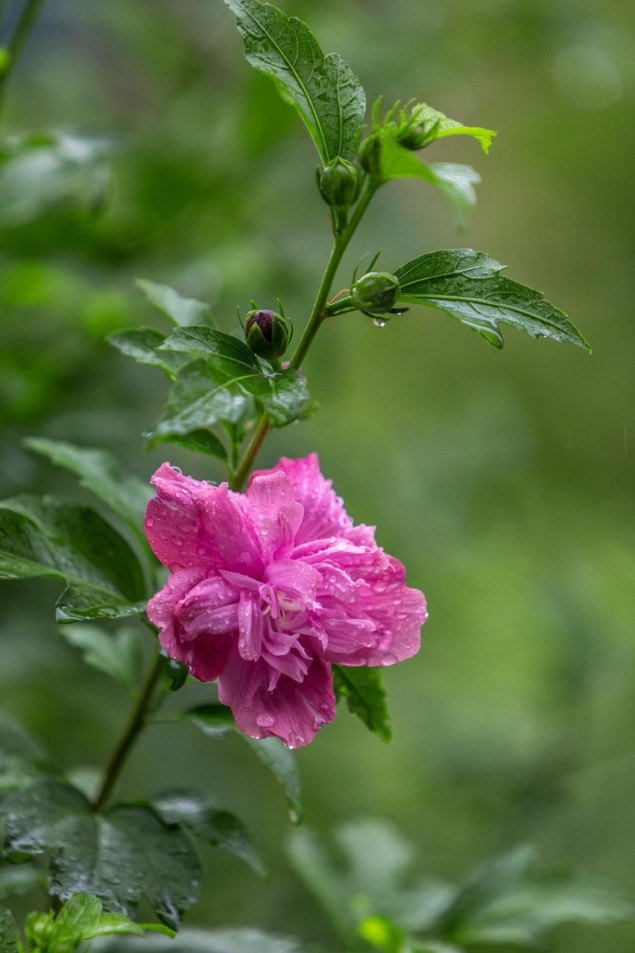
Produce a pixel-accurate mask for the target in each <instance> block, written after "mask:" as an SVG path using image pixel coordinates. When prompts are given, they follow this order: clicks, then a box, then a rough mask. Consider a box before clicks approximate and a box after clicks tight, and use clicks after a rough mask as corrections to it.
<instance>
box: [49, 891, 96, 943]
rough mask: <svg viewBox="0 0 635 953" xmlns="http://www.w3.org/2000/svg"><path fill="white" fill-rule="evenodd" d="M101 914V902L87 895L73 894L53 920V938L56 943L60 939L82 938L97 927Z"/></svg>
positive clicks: (81, 893)
mask: <svg viewBox="0 0 635 953" xmlns="http://www.w3.org/2000/svg"><path fill="white" fill-rule="evenodd" d="M101 912H102V904H101V900H99V899H98V898H97V897H93V896H91V895H90V894H88V893H84V892H80V893H76V894H74V895H73V896H72V897H70V898H69V900H67V902H66V903H65V904H64V906H63V907H62V909H61V910H60V912H59V913H58V914H57V917H56V918H55V927H54V931H53V937H52V939H53V938H54V940H55V941H56V942H59V940H61V939H62V938H66V937H68V938H69V939H71V938H72V939H75V938H76V939H80V938H84V934H85V933H86V932H88V933H90V931H91V930H92V929H93V928H94V927H95V926H97V924H98V923H99V918H100V916H101Z"/></svg>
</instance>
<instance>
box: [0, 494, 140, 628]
mask: <svg viewBox="0 0 635 953" xmlns="http://www.w3.org/2000/svg"><path fill="white" fill-rule="evenodd" d="M35 577H50V578H56V579H61V580H63V581H64V582H65V583H66V584H67V588H66V589H65V590H64V592H63V593H62V595H61V596H60V598H59V599H58V602H57V619H58V621H60V622H67V621H76V620H82V619H98V618H110V619H113V618H119V617H121V616H128V615H135V614H137V613H139V612H142V611H143V610H144V608H145V599H144V596H145V580H144V575H143V570H142V569H141V566H140V564H139V561H138V559H137V557H136V556H135V554H134V553H133V551H132V550H131V548H130V546H129V545H128V543H127V542H126V541H125V540H124V539H123V538H122V537H121V536H120V535H119V533H117V532H116V530H114V529H113V528H112V527H111V526H110V525H109V524H108V523H106V522H105V520H103V519H102V517H101V516H99V515H98V514H97V513H95V511H94V510H91V509H89V508H88V507H85V506H75V505H74V504H72V503H66V502H64V501H62V500H58V499H55V498H54V497H36V496H28V495H26V494H25V495H21V496H16V497H14V498H13V499H10V500H5V501H3V502H2V503H0V578H2V579H31V578H35Z"/></svg>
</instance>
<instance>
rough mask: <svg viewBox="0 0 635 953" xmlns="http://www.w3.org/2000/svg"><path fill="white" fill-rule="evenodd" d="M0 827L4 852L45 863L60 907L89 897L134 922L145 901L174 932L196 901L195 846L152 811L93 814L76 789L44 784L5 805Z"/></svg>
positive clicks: (123, 808) (0, 807)
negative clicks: (45, 859) (79, 895)
mask: <svg viewBox="0 0 635 953" xmlns="http://www.w3.org/2000/svg"><path fill="white" fill-rule="evenodd" d="M0 824H1V825H2V827H3V828H4V831H5V836H6V848H7V849H9V850H13V851H20V852H22V853H26V854H33V855H38V854H47V855H48V856H49V858H50V864H49V892H50V893H52V894H53V895H54V896H56V897H59V898H60V899H61V900H67V899H69V898H70V897H71V896H72V895H73V894H75V893H78V892H89V893H90V894H93V895H94V896H96V897H98V898H99V900H101V902H102V903H103V904H104V906H105V907H106V909H107V910H108V912H114V913H123V914H124V915H126V916H132V915H133V913H134V910H135V909H136V906H137V903H138V901H139V899H140V897H141V895H144V896H145V897H146V899H147V900H148V902H149V903H150V905H151V906H152V907H153V908H154V910H155V912H156V913H157V915H158V916H159V918H160V919H161V920H162V921H163V922H164V923H166V924H167V925H168V926H170V927H172V928H174V927H176V926H178V924H179V922H180V920H181V916H182V914H183V911H184V910H187V909H188V908H189V907H191V906H192V904H194V903H195V902H196V900H197V898H198V889H199V885H200V879H201V873H202V871H201V865H200V860H199V857H198V854H197V852H196V850H195V847H194V845H193V844H192V842H191V840H190V839H189V838H188V836H187V835H186V834H185V832H184V831H183V830H182V829H181V828H180V827H179V826H177V825H169V824H166V823H165V822H164V821H162V820H161V818H160V817H159V816H158V815H157V814H156V813H155V812H154V811H153V810H151V809H150V808H149V807H144V806H137V805H115V807H113V808H111V809H109V810H107V811H106V812H104V813H103V814H96V813H95V812H94V810H93V808H92V805H91V804H90V802H89V801H88V800H87V799H86V798H85V797H84V795H83V794H82V793H81V792H80V791H78V790H77V789H76V788H73V787H71V786H70V785H68V784H62V783H60V782H56V781H43V782H38V783H36V784H33V785H31V786H30V787H28V788H26V789H24V790H23V791H20V792H19V794H16V793H12V794H10V795H8V796H7V797H6V798H5V799H4V800H3V801H2V803H0Z"/></svg>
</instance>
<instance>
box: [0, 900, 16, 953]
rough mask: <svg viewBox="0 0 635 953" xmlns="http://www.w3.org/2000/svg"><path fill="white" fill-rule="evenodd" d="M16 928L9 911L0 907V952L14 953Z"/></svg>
mask: <svg viewBox="0 0 635 953" xmlns="http://www.w3.org/2000/svg"><path fill="white" fill-rule="evenodd" d="M17 948H18V928H17V927H16V925H15V920H14V919H13V916H12V915H11V913H10V912H9V911H8V910H6V909H5V908H4V907H0V953H16V950H17Z"/></svg>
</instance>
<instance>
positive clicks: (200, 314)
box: [136, 278, 210, 328]
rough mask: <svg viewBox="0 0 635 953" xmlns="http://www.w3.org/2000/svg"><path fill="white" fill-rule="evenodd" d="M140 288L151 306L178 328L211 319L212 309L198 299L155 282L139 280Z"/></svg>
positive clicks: (138, 285) (137, 283) (137, 282)
mask: <svg viewBox="0 0 635 953" xmlns="http://www.w3.org/2000/svg"><path fill="white" fill-rule="evenodd" d="M136 285H137V287H138V288H140V289H141V291H143V293H144V295H145V296H146V298H147V299H148V301H149V302H150V304H151V305H154V307H155V308H156V309H157V311H160V312H161V314H163V315H165V317H166V318H167V319H168V320H169V321H171V322H172V324H173V325H174V326H175V327H176V328H179V327H188V326H189V325H190V324H202V323H203V322H204V321H205V320H209V318H210V307H209V305H208V304H205V303H204V302H203V301H197V300H196V298H184V297H183V296H182V295H180V294H179V293H178V291H175V290H174V288H170V287H168V285H159V284H157V283H156V282H155V281H145V280H144V279H142V278H138V279H137V281H136Z"/></svg>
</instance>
